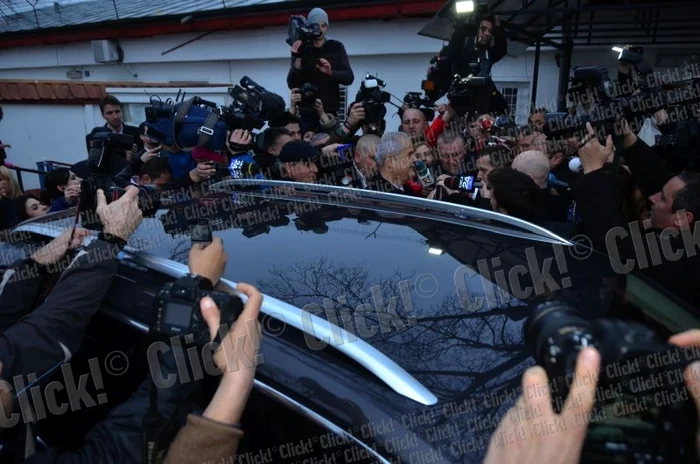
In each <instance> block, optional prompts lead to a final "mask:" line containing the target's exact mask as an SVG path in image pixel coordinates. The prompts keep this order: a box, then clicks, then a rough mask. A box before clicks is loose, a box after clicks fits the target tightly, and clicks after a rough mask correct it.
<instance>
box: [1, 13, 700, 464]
mask: <svg viewBox="0 0 700 464" xmlns="http://www.w3.org/2000/svg"><path fill="white" fill-rule="evenodd" d="M329 24H330V22H329V18H328V15H327V14H326V12H325V11H323V10H322V9H320V8H314V9H313V10H312V11H311V12H310V13H309V14H308V17H307V18H304V17H301V16H294V17H292V19H291V21H290V24H289V36H288V38H287V41H286V42H287V44H288V45H289V47H290V51H291V57H290V66H289V71H288V74H287V84H288V87H289V90H290V92H289V95H288V96H287V101H285V98H283V97H282V96H279V95H276V94H274V93H271V92H269V91H268V90H266V89H265V88H263V87H262V86H260V85H258V84H257V83H256V82H255V81H254V80H253V79H251V78H250V77H248V76H244V77H243V78H242V79H241V80H240V83H239V84H238V85H237V86H236V87H235V88H233V90H232V91H231V98H232V101H233V103H231V104H230V105H227V106H223V107H219V106H217V105H216V104H214V103H212V102H209V101H205V100H203V99H201V98H200V97H197V96H195V97H190V98H186V99H185V98H184V97H183V98H178V99H176V101H171V100H168V101H161V100H160V99H159V98H157V97H154V98H152V100H151V104H150V106H148V107H147V108H146V111H145V114H144V119H143V122H142V123H141V124H140V125H139V126H138V127H135V126H130V125H127V124H126V123H125V122H124V119H123V113H122V104H121V103H120V101H119V100H118V99H117V98H115V97H114V96H111V95H108V96H106V97H104V98H103V99H102V101H101V102H100V111H101V113H102V115H103V117H104V119H105V121H106V123H105V125H104V126H101V127H96V128H94V129H93V130H92V131H91V132H90V133H89V134H87V135H86V149H87V157H86V159H84V160H83V161H80V162H78V163H76V164H74V165H72V167H70V168H67V167H66V168H56V169H53V170H51V171H48V172H47V173H46V174H45V175H44V178H43V189H42V190H41V191H40V193H39V194H32V193H30V192H23V191H22V190H21V189H20V187H19V184H18V182H17V180H16V178H15V176H14V174H13V173H12V170H11V169H10V168H8V167H6V166H1V167H0V212H1V216H0V229H2V230H6V231H7V232H5V233H3V235H2V239H0V240H5V241H8V240H10V239H11V234H10V232H9V231H10V230H12V228H13V227H15V226H17V225H18V224H20V223H22V222H23V221H26V220H31V219H36V218H39V217H41V216H44V215H48V214H52V213H56V212H64V211H65V212H70V213H66V214H67V216H64V217H68V216H70V217H71V218H72V217H75V218H76V224H77V223H78V219H80V222H79V224H80V225H79V226H78V227H73V228H70V229H69V230H67V231H65V232H63V233H62V234H61V235H60V236H59V237H58V238H56V239H55V240H54V241H52V242H51V243H49V244H48V245H46V246H44V247H43V248H40V249H39V250H37V251H36V252H34V254H32V255H31V257H29V258H27V259H25V260H22V261H21V262H17V263H14V264H12V266H10V267H8V268H7V269H6V270H4V274H3V280H2V283H0V292H1V293H2V297H1V298H0V308H1V309H0V324H1V325H2V327H0V331H1V334H0V378H2V379H4V380H5V381H8V382H9V381H11V380H12V379H17V378H26V379H28V380H25V381H24V382H25V383H24V384H23V386H22V389H23V390H22V391H18V390H19V388H17V387H16V383H15V384H14V385H15V388H16V389H17V390H15V391H9V390H7V389H5V390H0V398H1V399H2V408H3V411H4V415H2V416H0V420H3V419H2V417H5V423H6V425H3V428H4V429H3V430H0V432H1V433H0V442H2V443H3V447H2V449H1V450H0V456H3V455H6V456H8V457H7V459H8V460H3V462H10V461H9V459H11V458H12V459H17V457H18V456H20V458H21V459H20V460H22V459H26V460H27V461H28V462H62V463H63V462H65V463H69V462H70V463H72V462H76V463H77V462H86V463H87V462H90V463H95V462H143V461H145V462H149V463H150V462H163V460H164V461H165V462H173V463H195V462H196V463H198V464H199V463H204V462H229V461H223V459H228V458H231V459H233V457H234V456H235V455H236V449H237V445H238V442H239V440H240V439H241V437H242V436H243V433H244V428H245V427H244V425H245V424H243V425H241V424H240V422H241V416H242V413H243V410H244V408H245V405H246V401H247V399H248V395H249V394H250V392H251V390H252V387H253V379H254V375H255V366H256V364H257V361H256V359H257V358H256V355H257V350H258V349H259V347H260V329H259V323H258V322H257V321H258V316H259V312H260V308H261V304H262V295H261V294H260V292H259V291H258V290H257V289H256V288H254V287H253V286H251V285H247V284H238V286H237V289H236V291H237V292H238V294H241V295H240V296H242V298H239V296H236V295H237V294H236V291H234V290H233V289H230V288H228V287H227V286H226V285H225V284H224V283H223V282H221V278H222V275H223V272H224V268H225V265H226V260H227V255H226V252H225V251H224V248H223V243H222V241H221V239H220V238H212V236H211V230H209V231H207V230H206V223H203V224H200V225H201V226H202V227H203V229H197V227H193V229H192V231H193V234H195V233H196V234H200V233H201V235H202V236H201V237H199V238H197V237H195V236H194V235H193V237H192V248H191V250H190V252H189V271H190V273H191V275H188V276H186V277H183V278H181V279H179V280H178V281H177V282H175V283H174V284H172V285H171V286H169V287H165V288H164V289H163V291H162V292H161V294H159V295H158V296H157V298H158V301H159V305H160V306H159V311H160V312H159V313H158V314H159V316H158V323H157V324H156V325H154V326H152V327H150V330H151V333H153V334H154V335H156V336H161V337H163V338H164V339H171V338H170V337H172V336H174V335H185V334H193V335H194V339H195V340H196V343H197V344H198V345H200V346H204V345H207V346H209V347H211V358H212V362H213V363H214V365H215V366H216V368H217V369H218V370H217V373H218V375H220V381H219V383H218V388H217V390H216V393H215V394H214V395H213V397H212V398H211V400H210V402H209V404H208V405H207V406H206V407H205V408H203V409H201V408H200V409H196V408H195V407H194V406H193V405H194V400H192V399H191V398H192V397H193V396H194V395H195V393H196V388H195V383H194V382H185V381H182V379H178V381H177V382H175V384H174V385H172V386H169V387H168V388H157V394H156V393H154V392H155V391H156V387H154V386H153V384H154V382H155V381H154V380H153V379H151V378H148V379H145V380H144V382H143V383H142V384H141V385H140V386H139V387H138V388H137V390H136V391H135V392H134V393H133V394H132V395H131V396H130V397H129V398H128V399H126V400H125V401H124V402H122V403H121V404H118V405H116V406H115V407H114V408H113V409H111V410H110V412H109V414H108V415H107V416H106V417H104V418H103V420H102V421H101V422H99V423H98V424H97V425H95V426H94V427H92V429H91V430H90V431H89V432H88V433H87V434H86V435H85V437H84V442H83V445H82V447H80V448H79V449H78V450H77V451H73V450H62V449H40V448H37V446H36V445H35V443H34V441H35V437H34V435H33V433H32V426H31V423H29V422H31V421H29V420H28V419H27V418H26V417H25V418H24V420H14V422H12V419H10V418H11V417H16V416H17V414H16V413H15V414H14V415H13V414H11V413H12V412H13V411H15V412H16V411H18V410H19V408H20V407H21V406H20V401H28V399H27V398H26V394H25V395H24V398H25V399H24V400H20V397H21V396H22V395H21V393H22V392H24V391H29V390H30V389H31V388H32V387H33V386H34V385H42V382H46V378H48V377H47V374H48V373H51V372H53V371H54V370H55V369H57V368H58V367H60V365H61V364H63V363H65V362H66V361H69V360H70V359H71V357H72V355H73V354H74V353H76V352H78V350H79V348H80V346H81V343H82V341H83V336H84V334H85V330H86V328H87V326H88V324H89V323H90V321H91V319H92V317H93V315H94V314H95V312H96V311H97V309H98V307H99V306H100V302H101V301H102V299H103V298H104V297H105V294H106V292H107V289H108V288H109V286H110V282H111V280H112V278H113V277H114V275H115V273H116V272H117V262H118V256H119V254H120V253H121V252H122V250H123V249H124V247H125V246H126V244H127V242H128V241H129V238H130V237H131V236H132V234H133V233H134V231H135V230H136V229H137V227H138V226H139V224H140V223H141V221H142V220H143V218H144V217H148V216H151V215H153V214H154V212H155V211H157V210H159V209H160V208H161V207H162V206H163V205H167V204H173V203H177V202H185V201H189V200H192V199H195V198H199V197H201V196H203V195H205V194H206V193H207V192H209V191H210V190H212V189H216V188H217V186H222V185H228V186H230V187H231V188H239V189H242V190H248V189H255V188H271V189H274V188H277V187H279V186H280V185H282V184H265V185H266V186H263V187H260V186H259V185H258V184H260V183H262V181H286V182H292V183H294V184H292V185H296V186H297V188H298V184H299V183H302V184H320V185H332V186H337V187H340V188H347V189H359V190H371V191H377V192H385V193H391V194H395V195H404V196H412V197H415V198H420V199H428V200H432V201H434V202H442V203H443V204H444V203H452V204H455V205H466V206H470V207H473V208H479V209H481V210H488V211H492V212H494V213H499V214H501V215H506V216H510V217H511V218H512V219H513V220H515V221H527V222H530V223H533V224H535V225H538V226H540V227H542V228H544V229H547V230H549V231H551V232H554V233H556V234H558V235H559V236H561V237H564V238H566V239H571V238H574V237H577V236H580V235H585V236H586V237H587V238H588V240H589V241H590V244H591V245H592V247H594V248H595V249H596V250H598V251H600V252H602V253H605V254H609V255H610V256H611V257H614V258H615V260H617V261H618V262H621V263H626V262H631V261H630V260H635V261H634V262H636V263H637V264H635V268H634V270H635V271H641V272H643V273H645V274H646V275H647V276H649V277H650V278H651V279H653V280H654V281H656V282H658V283H660V284H661V285H662V286H664V287H666V288H667V289H668V290H669V291H670V292H671V293H673V294H675V295H676V296H677V297H678V298H680V299H682V300H684V301H685V302H687V303H688V304H690V305H694V306H697V304H698V302H700V261H699V259H700V258H698V256H697V250H696V246H697V245H700V243H699V242H698V235H697V234H696V230H695V224H696V218H698V217H700V174H699V173H698V172H697V171H696V169H697V168H698V167H700V165H698V163H697V161H696V160H698V159H700V158H699V157H700V138H699V137H700V111H698V109H699V108H700V74H698V75H694V76H692V78H690V79H688V80H685V81H679V82H671V83H668V82H663V83H662V82H660V80H658V79H656V77H655V76H656V74H655V73H654V70H653V69H652V68H651V67H650V66H649V65H648V64H647V62H646V61H645V60H644V50H643V49H641V48H640V47H635V46H625V47H622V48H621V49H620V50H619V59H618V69H616V70H614V71H615V72H616V73H617V76H615V77H616V80H615V81H613V79H611V78H610V76H609V71H608V69H607V68H605V67H602V66H597V64H596V63H592V64H591V66H581V67H576V68H574V69H573V70H572V76H571V80H570V84H569V91H568V94H567V98H566V105H565V107H566V108H567V110H566V111H565V112H556V111H552V108H544V107H542V108H532V110H531V111H530V115H529V119H528V121H527V124H526V125H524V126H519V125H517V124H516V123H515V117H516V115H515V114H512V113H511V111H512V107H511V106H510V105H508V104H507V103H506V101H505V99H504V97H503V96H502V95H501V93H500V92H499V90H498V88H497V87H496V85H495V83H494V81H493V79H492V74H491V72H492V67H493V66H494V65H495V64H496V63H497V62H498V61H500V60H501V59H502V58H503V57H504V56H505V55H506V51H507V40H506V35H505V32H504V29H503V28H502V27H501V24H500V20H499V19H498V18H495V17H492V16H488V15H482V16H479V17H477V19H476V20H475V22H474V23H469V24H465V25H464V26H462V27H459V28H457V30H456V31H455V33H454V35H453V37H452V39H451V40H450V41H449V44H448V45H447V46H445V47H444V48H443V49H442V50H441V51H440V53H439V54H438V55H437V56H436V57H435V58H434V59H433V60H431V62H430V65H429V69H428V71H427V75H426V78H425V80H424V81H423V82H417V83H416V87H418V86H420V88H421V89H422V91H423V92H410V93H408V94H407V95H406V96H405V97H404V98H403V99H400V100H399V99H397V98H396V97H394V96H393V95H391V94H390V93H389V91H388V90H387V89H390V87H391V82H384V81H382V80H381V79H379V78H378V77H376V76H373V75H370V74H367V75H364V76H362V81H361V85H360V90H359V91H358V93H357V95H356V96H355V98H354V100H353V101H352V102H351V103H349V104H348V106H349V107H348V108H347V110H345V108H343V107H342V99H341V86H349V85H352V84H353V83H354V82H355V81H356V80H357V79H358V76H357V75H356V74H355V72H354V71H353V69H352V68H351V60H350V59H349V58H348V55H347V53H346V51H345V47H344V45H343V44H342V43H341V42H339V41H336V40H332V39H329V38H327V34H328V31H329ZM392 99H393V100H392ZM440 102H443V103H440ZM387 105H389V106H392V107H395V108H396V111H397V114H398V115H399V117H400V123H399V124H398V127H392V122H391V121H393V119H392V118H391V115H390V114H387V113H388V111H387ZM1 118H2V113H1V111H0V119H1ZM0 128H1V126H0ZM5 138H6V139H9V138H11V135H10V134H7V135H6V136H5ZM6 142H9V143H11V142H12V141H11V140H6ZM81 144H82V140H81ZM9 156H11V157H12V158H13V159H14V160H20V159H21V153H15V152H14V151H13V149H12V147H11V145H10V144H3V143H2V142H0V158H1V159H2V161H3V164H4V163H5V162H6V160H7V158H8V157H9ZM270 185H272V187H270ZM428 204H429V203H427V202H426V203H424V204H421V205H418V206H416V208H423V207H425V208H428V207H429V206H427V205H428ZM436 204H437V203H436ZM423 205H425V206H423ZM611 234H612V235H613V238H612V239H611ZM642 235H643V236H644V237H646V238H645V239H642ZM660 250H662V251H663V255H664V257H668V256H675V257H680V258H679V259H662V260H660V262H659V263H658V265H651V266H645V265H644V264H643V263H639V262H637V261H638V259H637V257H638V256H639V255H640V254H644V256H656V255H659V256H660ZM611 259H612V258H611ZM631 271H632V268H629V269H626V270H625V272H631ZM243 300H245V303H244V301H243ZM183 302H184V303H183ZM178 305H180V306H178ZM176 307H177V308H180V309H181V308H182V307H184V308H186V309H184V310H183V311H186V315H185V316H186V317H184V319H183V318H182V317H181V318H180V319H177V318H175V317H174V316H172V314H174V311H176V309H175V308H176ZM183 320H184V322H183ZM220 326H221V327H224V328H225V330H220ZM173 343H175V342H173ZM670 343H671V344H674V345H677V346H680V347H690V346H700V330H693V331H689V332H686V333H682V334H679V335H676V336H675V337H674V338H672V339H671V340H670ZM222 347H223V348H222ZM228 347H230V350H229V348H228ZM234 347H235V350H242V354H241V353H238V354H235V355H232V354H231V353H230V351H231V350H234ZM238 360H240V363H239V362H238ZM245 360H248V362H245ZM159 362H160V365H161V371H162V372H163V373H175V374H176V373H177V372H178V370H177V366H176V365H175V359H174V356H173V354H172V352H170V353H166V354H164V355H163V356H161V357H160V359H159ZM600 367H601V357H600V355H599V354H598V353H597V352H596V351H595V350H594V349H592V348H589V349H586V350H583V351H582V352H581V354H580V356H579V358H578V364H577V367H576V376H577V377H579V378H580V377H581V376H584V375H586V374H587V373H591V372H593V373H596V376H597V372H598V370H599V369H600ZM695 369H697V370H695ZM687 373H688V375H687V378H686V380H687V382H686V383H687V387H688V389H689V390H690V391H691V392H692V394H693V399H694V400H695V401H696V402H695V404H696V406H698V405H700V403H699V402H698V401H697V398H699V397H700V388H698V387H700V369H698V366H697V365H691V366H689V367H688V370H687ZM522 382H523V391H527V390H529V389H533V388H537V387H538V386H539V387H542V386H544V388H545V389H546V388H547V384H548V378H547V374H546V373H545V371H544V370H543V369H542V368H540V367H536V368H533V369H531V370H528V371H527V372H526V373H525V374H524V375H523V380H522ZM8 385H9V384H8ZM594 389H595V383H593V384H583V383H581V384H576V382H574V387H572V389H571V392H570V394H569V403H567V405H568V406H565V407H564V410H563V411H562V412H554V410H552V408H551V405H550V404H548V403H547V402H548V400H549V396H547V395H545V396H537V395H534V396H527V395H524V396H522V397H521V399H520V400H519V401H518V404H517V405H516V408H525V409H527V408H531V409H532V408H536V407H542V405H544V406H543V407H544V408H545V411H546V413H545V417H544V419H543V418H542V417H539V418H538V420H539V421H542V420H551V421H553V423H554V422H556V421H557V420H563V421H564V423H565V424H566V426H565V427H563V428H562V429H561V430H558V432H557V433H553V434H549V435H546V436H538V435H537V434H536V433H535V432H534V431H533V430H534V429H532V428H531V425H532V424H531V423H530V422H528V421H525V422H517V423H516V422H514V421H508V420H507V419H504V420H503V422H502V423H501V426H500V427H499V429H498V431H497V433H495V434H494V438H493V439H492V442H491V446H490V447H489V449H488V454H487V456H486V462H494V463H496V462H497V463H504V462H518V463H529V462H532V463H535V462H537V463H540V462H544V460H547V459H551V460H552V461H557V462H576V461H577V460H578V458H579V456H580V453H581V451H582V446H583V441H584V438H585V436H586V430H587V424H575V423H574V416H575V414H577V413H578V414H581V413H584V414H586V413H590V411H591V409H592V408H593V402H594V394H593V391H594ZM576 398H584V401H581V402H578V403H576ZM34 401H36V399H34ZM144 411H147V413H146V415H144ZM23 415H24V413H23ZM523 427H524V428H523ZM511 429H512V430H511ZM516 429H517V430H516ZM504 433H506V434H507V433H514V434H515V435H518V436H520V435H519V434H521V433H524V434H525V435H523V436H524V437H525V438H523V439H518V440H514V441H513V442H512V443H505V444H504V443H498V442H497V440H498V438H497V437H499V436H500V437H503V436H504V435H503V434H504ZM693 433H695V431H694V429H693ZM699 449H700V447H699ZM28 450H31V451H28ZM3 453H4V454H3ZM9 453H11V454H9ZM3 459H4V458H3ZM231 462H233V461H231Z"/></svg>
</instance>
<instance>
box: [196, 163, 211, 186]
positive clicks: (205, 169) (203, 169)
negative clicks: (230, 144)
mask: <svg viewBox="0 0 700 464" xmlns="http://www.w3.org/2000/svg"><path fill="white" fill-rule="evenodd" d="M214 174H216V169H214V168H213V167H212V166H211V164H209V163H199V164H197V167H196V168H194V169H193V170H191V171H190V179H192V182H194V183H195V184H198V183H200V182H204V181H205V180H207V179H209V178H210V177H211V176H213V175H214Z"/></svg>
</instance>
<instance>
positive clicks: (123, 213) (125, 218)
mask: <svg viewBox="0 0 700 464" xmlns="http://www.w3.org/2000/svg"><path fill="white" fill-rule="evenodd" d="M138 197H139V189H137V188H136V187H131V186H130V187H127V188H126V193H125V194H124V195H123V196H122V197H121V198H120V199H119V200H117V201H113V202H112V203H110V204H109V205H108V204H107V200H105V193H104V191H103V190H102V189H99V190H98V191H97V209H96V210H95V212H96V213H97V216H98V217H99V218H100V221H101V222H102V225H103V226H104V228H103V230H104V232H105V233H108V234H110V235H115V236H117V237H119V238H121V239H122V240H124V241H125V242H126V241H128V240H129V237H131V234H133V233H134V231H135V230H136V228H137V227H138V226H139V224H141V221H143V213H142V212H141V210H140V209H139V204H138Z"/></svg>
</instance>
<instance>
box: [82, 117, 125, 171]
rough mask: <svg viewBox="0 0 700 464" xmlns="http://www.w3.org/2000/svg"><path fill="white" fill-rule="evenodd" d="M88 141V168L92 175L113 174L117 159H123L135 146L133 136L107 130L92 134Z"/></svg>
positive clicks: (101, 129)
mask: <svg viewBox="0 0 700 464" xmlns="http://www.w3.org/2000/svg"><path fill="white" fill-rule="evenodd" d="M88 141H89V142H90V152H89V153H88V168H89V169H90V173H91V174H103V175H109V174H111V173H112V170H113V168H114V163H115V161H116V159H117V158H120V157H122V155H123V154H124V152H126V151H127V150H131V148H132V147H133V145H134V138H133V137H132V136H130V135H126V134H117V133H114V132H112V131H111V130H109V129H107V128H98V129H97V130H96V131H95V132H93V133H92V134H90V136H89V137H88Z"/></svg>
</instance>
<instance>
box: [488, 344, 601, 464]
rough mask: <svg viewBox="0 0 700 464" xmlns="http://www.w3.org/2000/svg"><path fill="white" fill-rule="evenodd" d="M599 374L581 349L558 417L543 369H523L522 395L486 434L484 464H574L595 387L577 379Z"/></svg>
mask: <svg viewBox="0 0 700 464" xmlns="http://www.w3.org/2000/svg"><path fill="white" fill-rule="evenodd" d="M599 369H600V355H599V354H598V352H597V351H596V350H595V349H593V348H586V349H584V350H582V351H581V353H580V354H579V356H578V360H577V362H576V372H575V374H574V378H573V381H572V383H571V385H572V388H571V393H570V395H569V398H568V399H567V401H566V403H565V404H564V408H563V409H562V412H561V414H557V413H556V412H555V411H554V409H553V408H552V399H551V396H550V393H549V388H548V378H547V373H546V372H545V370H544V369H543V368H541V367H539V366H536V367H531V368H530V369H528V370H527V371H526V372H525V374H523V378H522V386H523V392H525V394H523V395H521V396H520V398H518V401H517V403H516V404H515V406H513V407H512V408H511V409H510V410H509V411H508V412H507V413H506V416H505V417H504V419H503V420H502V421H501V423H500V424H499V426H498V429H496V431H495V432H494V434H493V435H492V437H491V442H490V443H489V449H488V453H487V454H486V459H485V460H484V463H486V464H491V463H510V462H518V463H523V464H530V463H532V464H535V463H541V462H578V457H579V456H580V455H581V450H582V448H583V443H584V439H585V438H586V431H587V428H588V423H587V418H588V415H589V414H590V413H591V411H592V410H593V406H594V404H595V390H596V385H597V384H596V383H595V382H586V381H582V380H581V379H586V378H590V377H594V378H597V375H598V370H599ZM543 430H544V431H546V433H542V431H543ZM550 431H554V433H551V432H550ZM511 437H512V438H515V440H512V439H511Z"/></svg>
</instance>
